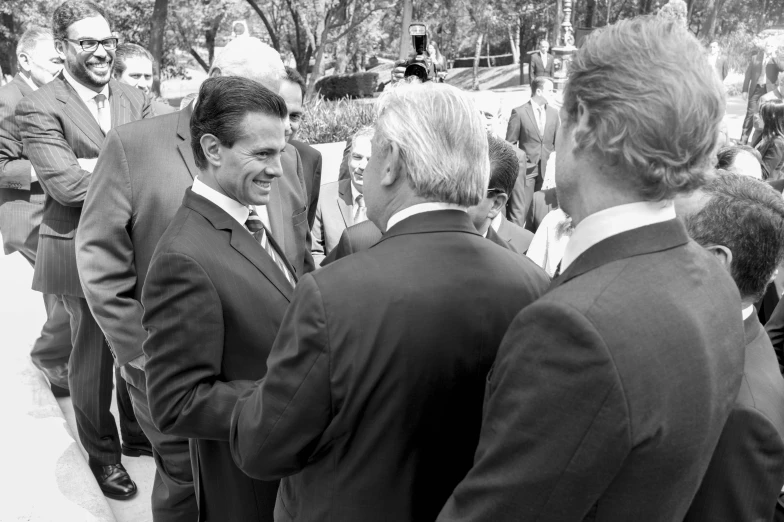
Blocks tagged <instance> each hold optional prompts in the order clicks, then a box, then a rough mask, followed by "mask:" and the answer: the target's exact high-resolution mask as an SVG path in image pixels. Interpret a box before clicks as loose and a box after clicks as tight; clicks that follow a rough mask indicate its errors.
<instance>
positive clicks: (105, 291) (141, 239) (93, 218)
mask: <svg viewBox="0 0 784 522" xmlns="http://www.w3.org/2000/svg"><path fill="white" fill-rule="evenodd" d="M192 111H193V108H192V106H191V105H189V106H188V107H186V108H185V109H183V110H182V111H178V112H175V113H172V114H166V115H164V116H159V117H156V118H153V119H149V120H144V121H140V122H136V123H133V124H131V125H126V126H124V127H121V128H119V129H114V130H112V131H111V132H109V135H108V136H107V138H106V144H105V145H104V150H103V152H102V153H101V156H100V158H99V160H98V165H96V168H95V173H94V175H93V180H92V182H91V187H90V190H89V192H88V193H87V200H86V201H85V204H84V212H83V215H82V221H81V224H80V225H79V232H78V234H77V237H76V243H77V247H78V248H77V250H78V252H77V262H78V264H79V273H80V275H81V278H82V283H83V286H84V292H85V296H86V298H87V302H88V303H89V304H90V308H91V310H92V312H93V316H94V317H95V320H96V321H97V322H98V324H99V325H100V327H101V329H102V330H103V332H104V334H105V335H106V339H107V341H108V343H109V346H110V348H111V349H112V351H113V353H114V355H115V357H116V359H117V363H118V364H120V365H122V364H125V363H127V362H128V361H131V360H133V359H135V358H136V357H138V356H140V355H141V354H142V343H143V342H144V340H145V339H146V338H147V334H146V333H145V332H144V329H142V306H141V303H140V301H141V295H142V287H143V285H144V281H145V278H146V276H147V269H148V267H149V266H150V259H151V258H152V254H153V251H154V250H155V246H156V245H157V244H158V240H159V239H160V237H161V235H163V232H164V231H165V230H166V227H167V226H169V223H170V222H171V219H172V217H173V216H174V214H175V212H177V209H178V208H179V207H180V204H181V202H182V195H183V194H184V193H185V189H186V188H188V187H190V186H191V185H192V184H193V178H194V177H195V176H196V175H197V174H198V173H199V171H198V169H197V168H196V164H195V162H194V161H193V152H192V150H191V142H190V140H191V133H190V118H191V114H192ZM298 158H299V156H298V154H297V152H296V149H294V148H293V147H290V146H287V147H286V149H285V151H284V153H283V154H282V156H281V165H282V167H283V171H284V172H285V173H286V175H284V176H282V177H280V178H278V179H276V180H275V182H273V183H272V191H271V194H270V203H269V204H268V205H267V211H268V213H269V218H270V225H271V227H272V231H273V234H274V235H275V239H277V240H279V243H280V242H282V243H283V251H284V252H285V253H286V257H287V258H288V260H289V261H290V262H291V263H292V265H293V266H294V268H295V270H296V273H297V274H299V275H302V273H303V272H306V271H310V270H312V269H313V268H312V267H313V261H312V258H311V256H310V245H309V243H308V241H309V236H310V231H309V230H308V226H307V212H306V206H307V203H306V199H305V191H304V188H302V187H303V186H304V181H302V175H301V170H302V169H301V164H300V162H299V159H298ZM162 166H165V167H166V168H165V169H164V170H162Z"/></svg>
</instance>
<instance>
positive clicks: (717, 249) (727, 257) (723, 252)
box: [704, 245, 732, 272]
mask: <svg viewBox="0 0 784 522" xmlns="http://www.w3.org/2000/svg"><path fill="white" fill-rule="evenodd" d="M704 248H705V250H707V251H708V252H710V253H711V254H713V256H714V257H715V258H716V259H717V260H718V261H719V263H721V265H722V266H723V267H724V269H725V270H726V271H727V272H729V271H730V265H732V250H730V249H729V248H727V247H725V246H724V245H708V246H706V247H704Z"/></svg>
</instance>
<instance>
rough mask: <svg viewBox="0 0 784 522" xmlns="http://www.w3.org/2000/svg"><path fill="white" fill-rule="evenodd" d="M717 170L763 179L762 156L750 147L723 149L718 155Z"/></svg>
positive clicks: (731, 146)
mask: <svg viewBox="0 0 784 522" xmlns="http://www.w3.org/2000/svg"><path fill="white" fill-rule="evenodd" d="M716 158H717V160H718V161H717V162H716V168H717V169H721V170H726V171H727V172H731V173H733V174H738V175H740V176H749V177H752V178H754V179H759V180H761V179H762V155H761V154H760V153H759V151H758V150H757V149H755V148H753V147H749V146H748V145H730V146H727V147H722V148H720V149H719V152H718V153H717V154H716Z"/></svg>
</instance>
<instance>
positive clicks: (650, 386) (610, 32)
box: [438, 17, 743, 522]
mask: <svg viewBox="0 0 784 522" xmlns="http://www.w3.org/2000/svg"><path fill="white" fill-rule="evenodd" d="M654 61H655V62H656V63H657V64H658V67H656V68H640V67H639V66H638V64H640V63H652V62H654ZM597 85H599V86H601V85H610V86H612V88H608V89H602V88H600V87H597ZM723 114H724V95H723V90H722V86H721V85H720V83H719V80H718V78H717V77H716V75H715V74H713V73H712V71H711V69H710V65H709V64H708V62H707V60H705V57H704V54H702V51H701V48H700V43H699V42H698V41H697V39H696V38H694V37H693V36H692V35H691V34H690V33H688V32H687V31H686V29H685V28H683V27H682V26H681V25H680V24H679V23H678V22H675V21H666V20H661V19H656V18H650V17H645V18H642V17H638V18H635V19H633V20H624V21H622V22H619V23H618V24H615V25H612V26H608V27H606V28H602V29H601V30H599V31H596V32H594V33H592V34H591V36H590V37H589V38H588V39H587V40H586V41H585V43H584V44H583V46H582V48H581V49H580V50H579V51H577V53H576V54H575V57H574V60H573V61H572V64H571V70H570V76H569V82H568V83H567V85H566V89H565V91H564V104H563V108H562V109H561V120H562V122H563V128H562V132H561V134H559V138H558V144H557V158H556V163H557V165H556V170H555V176H556V190H557V191H558V202H559V204H560V206H561V208H563V210H564V211H565V212H566V213H567V214H568V215H569V216H571V218H572V220H573V223H574V224H575V229H574V231H573V232H572V235H571V239H570V240H569V243H568V244H567V245H566V249H565V252H564V256H563V259H562V261H561V264H560V275H559V276H556V278H555V280H554V281H553V285H552V286H551V288H550V290H549V292H548V293H547V294H546V295H544V296H543V297H542V298H540V299H539V300H538V301H536V302H535V303H534V304H532V305H531V306H529V307H527V308H525V309H524V310H523V311H522V312H521V313H520V314H519V315H518V316H517V317H516V318H515V320H514V321H513V322H512V324H511V326H510V327H509V330H508V331H507V333H506V335H505V337H504V340H503V342H502V344H501V347H500V348H499V350H498V356H497V358H496V361H495V366H494V368H493V372H492V373H491V375H490V376H489V378H488V384H487V389H486V397H485V408H484V416H483V422H482V433H481V437H480V440H479V445H478V447H477V450H476V456H475V458H474V466H473V468H472V469H471V470H470V471H469V472H468V474H467V475H466V477H465V478H464V479H463V481H462V482H461V483H460V484H459V485H458V486H457V488H456V489H455V491H454V493H453V494H452V497H451V498H450V499H449V501H448V502H447V503H446V505H445V506H444V508H443V510H442V512H441V514H440V515H439V517H438V520H439V521H447V520H455V521H457V520H460V521H463V520H493V521H498V522H501V521H505V520H510V521H511V520H514V521H528V520H531V521H533V520H536V521H540V522H541V521H564V520H575V521H577V520H583V519H586V518H587V519H589V520H596V521H599V522H608V521H612V522H621V521H624V522H626V521H629V520H635V521H640V522H647V521H651V522H653V521H657V522H658V521H663V520H667V521H672V520H682V519H683V517H684V515H685V514H686V511H687V509H688V507H689V504H690V503H691V500H692V498H693V497H694V494H695V493H696V491H697V488H698V487H699V484H700V480H701V479H702V476H703V475H704V473H705V470H706V469H707V467H708V463H709V462H710V459H711V455H712V454H713V450H714V448H715V447H716V443H717V442H718V440H719V436H720V434H721V431H722V428H723V427H724V424H725V422H726V420H727V417H728V416H729V413H730V410H731V408H732V405H733V403H734V401H735V398H736V397H737V393H738V389H739V386H740V378H741V374H742V371H743V354H742V353H741V352H740V350H738V347H739V346H741V345H742V344H743V324H742V321H741V314H740V307H741V304H740V300H739V296H738V290H737V288H736V287H735V284H734V282H733V281H732V279H731V278H730V276H729V275H728V274H727V273H726V271H725V270H723V268H722V267H721V265H720V264H719V263H718V262H717V261H716V260H715V259H713V256H712V255H711V254H710V253H708V252H707V251H705V250H704V249H703V248H702V247H700V246H699V245H697V244H696V243H694V242H693V241H690V239H689V236H688V234H687V233H686V230H685V228H684V226H683V224H682V223H681V222H680V221H679V220H677V219H676V217H675V210H674V208H673V203H672V198H673V196H675V195H676V194H678V193H679V192H683V191H688V190H692V189H694V188H697V187H698V186H699V185H701V184H702V183H703V181H704V172H705V171H706V170H708V169H710V166H711V164H712V162H713V161H714V156H713V152H714V149H715V145H716V136H717V130H718V125H719V122H720V121H721V119H722V116H723ZM672 122H677V125H675V126H673V124H672ZM556 272H558V271H556Z"/></svg>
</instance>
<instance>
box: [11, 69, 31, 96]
mask: <svg viewBox="0 0 784 522" xmlns="http://www.w3.org/2000/svg"><path fill="white" fill-rule="evenodd" d="M11 83H12V84H14V85H16V88H17V89H19V93H20V94H21V95H22V96H23V97H24V96H27V95H29V94H30V93H31V92H33V88H32V87H30V86H29V85H28V84H27V82H26V81H25V80H24V78H22V76H21V73H16V75H15V76H14V79H13V80H11Z"/></svg>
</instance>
